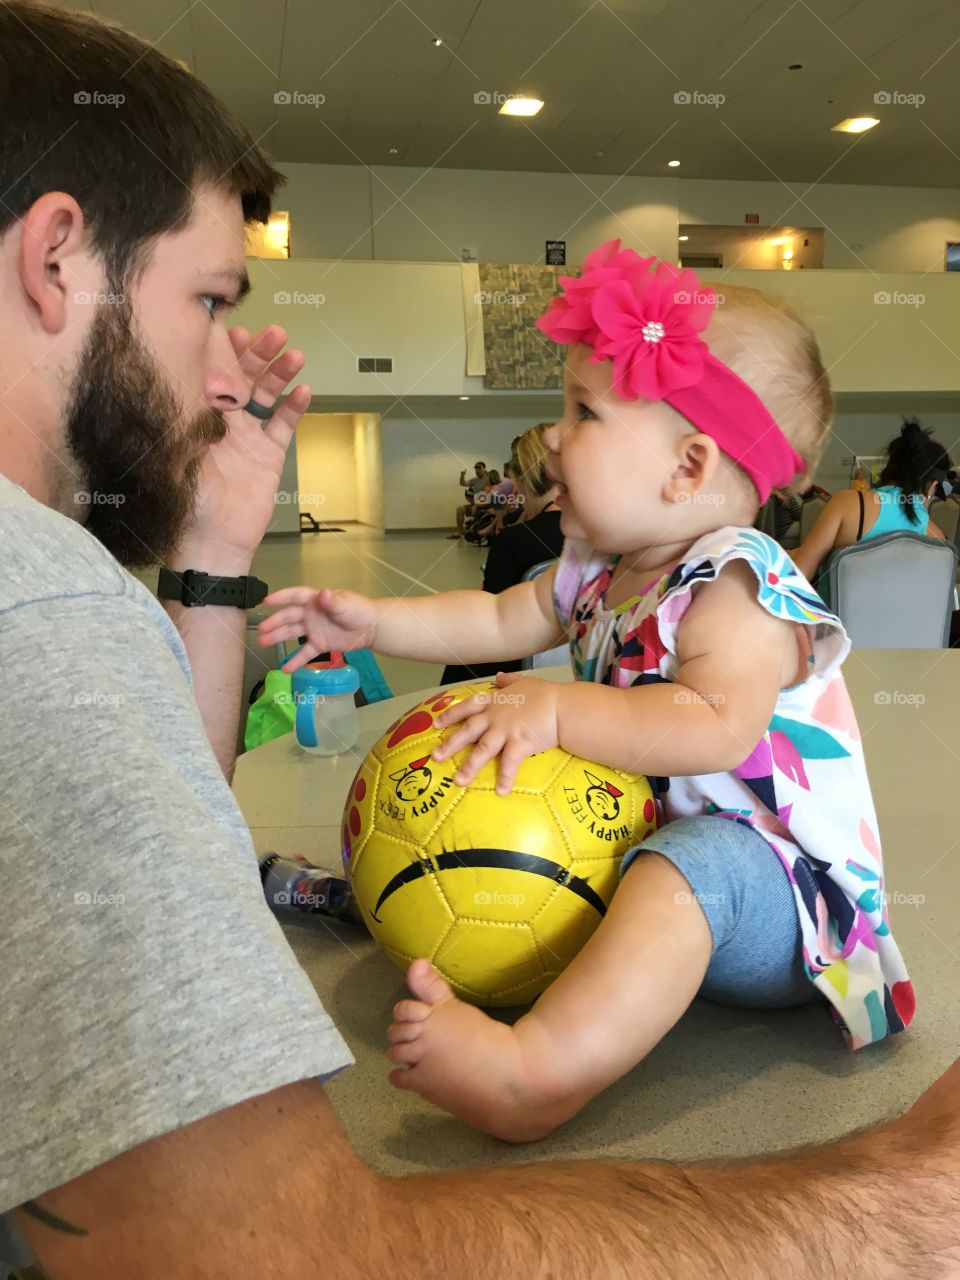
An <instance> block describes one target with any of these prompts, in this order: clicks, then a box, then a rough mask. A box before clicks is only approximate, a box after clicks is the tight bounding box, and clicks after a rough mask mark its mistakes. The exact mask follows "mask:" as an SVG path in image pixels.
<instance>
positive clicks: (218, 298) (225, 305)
mask: <svg viewBox="0 0 960 1280" xmlns="http://www.w3.org/2000/svg"><path fill="white" fill-rule="evenodd" d="M200 301H201V302H202V303H203V305H204V306H205V307H206V308H207V313H208V315H210V316H215V315H217V314H218V312H220V311H229V310H230V308H231V307H232V306H233V303H232V302H231V301H230V299H229V298H225V297H223V295H222V294H219V293H201V295H200ZM208 304H209V305H208Z"/></svg>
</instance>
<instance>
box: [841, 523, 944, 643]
mask: <svg viewBox="0 0 960 1280" xmlns="http://www.w3.org/2000/svg"><path fill="white" fill-rule="evenodd" d="M956 577H957V549H956V547H955V546H954V544H953V543H952V542H947V541H945V540H944V539H942V538H926V537H924V536H923V535H922V534H919V533H910V532H909V531H902V532H897V533H885V534H882V535H881V536H880V537H879V538H866V539H864V541H862V542H856V543H854V545H853V546H852V547H843V548H841V549H840V550H839V551H833V552H831V553H830V555H829V556H828V557H827V559H826V560H825V561H824V567H823V569H821V571H820V583H819V586H820V593H821V595H822V596H823V598H824V600H825V601H826V602H827V605H828V606H829V607H830V608H831V609H832V610H833V612H834V613H836V614H838V615H839V617H840V620H841V622H842V623H843V625H844V626H845V627H846V629H847V633H848V635H849V636H850V639H851V641H852V643H853V646H854V648H861V649H945V648H947V647H948V646H949V644H950V614H951V612H952V610H953V605H954V590H955V583H956Z"/></svg>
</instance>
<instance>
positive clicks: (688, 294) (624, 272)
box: [537, 240, 716, 400]
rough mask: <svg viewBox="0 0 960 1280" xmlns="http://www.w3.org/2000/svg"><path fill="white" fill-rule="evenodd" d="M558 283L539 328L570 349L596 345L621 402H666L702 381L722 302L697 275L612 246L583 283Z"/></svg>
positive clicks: (593, 258)
mask: <svg viewBox="0 0 960 1280" xmlns="http://www.w3.org/2000/svg"><path fill="white" fill-rule="evenodd" d="M560 283H561V285H562V287H563V290H564V292H563V294H562V295H561V296H559V297H557V298H554V300H553V302H552V303H551V304H550V307H549V308H548V310H547V312H546V314H545V315H543V316H541V318H540V319H539V320H538V321H537V326H538V328H540V329H541V330H542V332H543V333H545V334H546V335H547V337H548V338H551V339H552V340H553V341H554V342H558V343H560V344H562V345H564V346H573V345H575V344H576V343H578V342H584V343H586V344H587V345H589V346H592V347H593V349H594V353H593V357H592V359H593V360H594V362H599V361H601V360H610V361H612V363H613V385H614V389H615V390H616V393H617V395H619V396H620V398H621V399H623V400H638V399H641V398H642V399H645V400H663V399H665V398H666V397H667V396H669V395H670V394H671V393H672V392H674V391H678V390H680V389H682V388H683V387H690V386H693V385H695V384H696V383H697V382H699V380H700V378H701V377H702V376H703V371H704V359H705V357H706V356H707V354H708V348H707V345H706V343H705V342H704V341H703V339H702V338H701V337H700V336H699V335H700V333H701V331H702V330H703V329H705V328H706V326H707V324H708V323H709V320H710V316H711V315H712V313H713V309H714V306H715V304H716V298H715V295H714V293H713V290H712V289H709V288H705V287H704V286H703V285H701V284H700V281H699V280H698V279H697V276H696V274H695V272H693V271H690V270H683V271H681V270H680V269H679V268H677V267H674V266H673V265H671V264H670V263H669V262H660V261H658V260H657V259H656V258H641V257H640V256H639V254H637V253H634V251H633V250H632V249H621V248H620V241H619V240H610V241H608V242H607V243H606V244H602V245H600V247H599V248H598V249H595V250H594V251H593V252H592V253H590V254H588V256H587V258H586V259H585V261H584V264H583V272H582V274H581V275H580V277H579V278H576V277H571V276H562V277H561V279H560Z"/></svg>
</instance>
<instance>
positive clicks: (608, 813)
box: [583, 769, 623, 822]
mask: <svg viewBox="0 0 960 1280" xmlns="http://www.w3.org/2000/svg"><path fill="white" fill-rule="evenodd" d="M583 772H584V773H585V774H586V776H587V781H588V782H589V783H590V786H589V787H587V794H586V801H587V808H588V809H589V810H590V812H591V813H592V814H593V816H594V817H595V818H602V819H603V821H604V822H613V820H614V819H615V818H616V817H617V816H618V814H619V813H620V797H621V796H622V795H623V792H622V791H618V790H617V788H616V787H615V786H614V785H613V783H612V782H604V780H603V779H602V778H598V777H597V776H596V774H593V773H591V772H590V770H589V769H584V771H583Z"/></svg>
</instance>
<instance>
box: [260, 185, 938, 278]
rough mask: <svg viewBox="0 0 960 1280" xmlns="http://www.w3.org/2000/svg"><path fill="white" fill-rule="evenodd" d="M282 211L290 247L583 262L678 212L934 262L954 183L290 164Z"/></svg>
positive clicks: (644, 237) (876, 254) (880, 266)
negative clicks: (797, 231)
mask: <svg viewBox="0 0 960 1280" xmlns="http://www.w3.org/2000/svg"><path fill="white" fill-rule="evenodd" d="M282 168H283V171H284V173H285V174H286V175H287V179H288V183H287V187H286V188H285V189H284V190H282V191H281V192H280V193H279V194H278V196H277V201H276V205H277V208H278V209H280V208H287V209H289V211H290V215H291V239H292V246H293V254H294V256H295V257H298V258H344V257H345V258H366V259H370V258H377V259H380V260H381V261H387V260H395V261H416V260H419V261H432V262H451V261H456V260H457V259H458V255H459V251H460V248H461V246H464V245H471V246H475V247H476V248H477V250H478V252H479V255H480V260H481V261H482V262H535V261H537V259H538V258H540V257H542V255H543V251H544V241H545V240H546V239H566V240H567V253H568V261H569V262H570V263H571V264H573V263H579V262H580V261H582V258H583V255H584V253H585V252H586V251H587V250H588V249H590V248H592V247H593V246H594V245H596V244H598V243H599V242H600V241H601V240H605V239H609V238H610V237H612V236H622V237H623V238H624V240H625V241H627V242H628V243H630V244H632V245H633V246H634V247H635V248H638V249H642V248H646V249H647V251H648V252H650V253H656V254H658V255H660V256H661V257H668V258H672V257H673V256H674V255H675V253H676V249H677V244H676V236H677V227H678V225H679V224H680V223H681V222H692V223H717V224H730V225H741V224H743V219H744V214H746V213H758V214H759V215H760V225H761V226H783V225H793V226H798V225H805V226H823V227H825V228H826V254H825V260H824V265H825V266H826V267H827V268H833V267H848V268H856V269H858V270H862V269H868V270H872V271H942V270H943V250H944V243H945V242H946V241H947V240H958V241H960V190H956V189H943V188H933V187H929V188H922V189H917V188H910V187H879V186H873V187H867V186H851V185H845V184H839V183H827V182H822V183H816V184H813V185H810V184H808V183H795V184H793V186H787V185H785V184H783V183H780V182H732V181H719V180H712V179H709V180H708V179H699V178H641V177H625V178H616V177H612V176H610V175H606V176H603V177H598V176H596V175H587V174H570V173H513V172H506V171H500V170H496V171H492V170H484V171H479V170H467V169H431V170H424V169H407V168H403V167H394V166H383V167H373V168H370V169H366V168H363V167H361V166H359V165H311V164H285V165H283V166H282Z"/></svg>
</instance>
